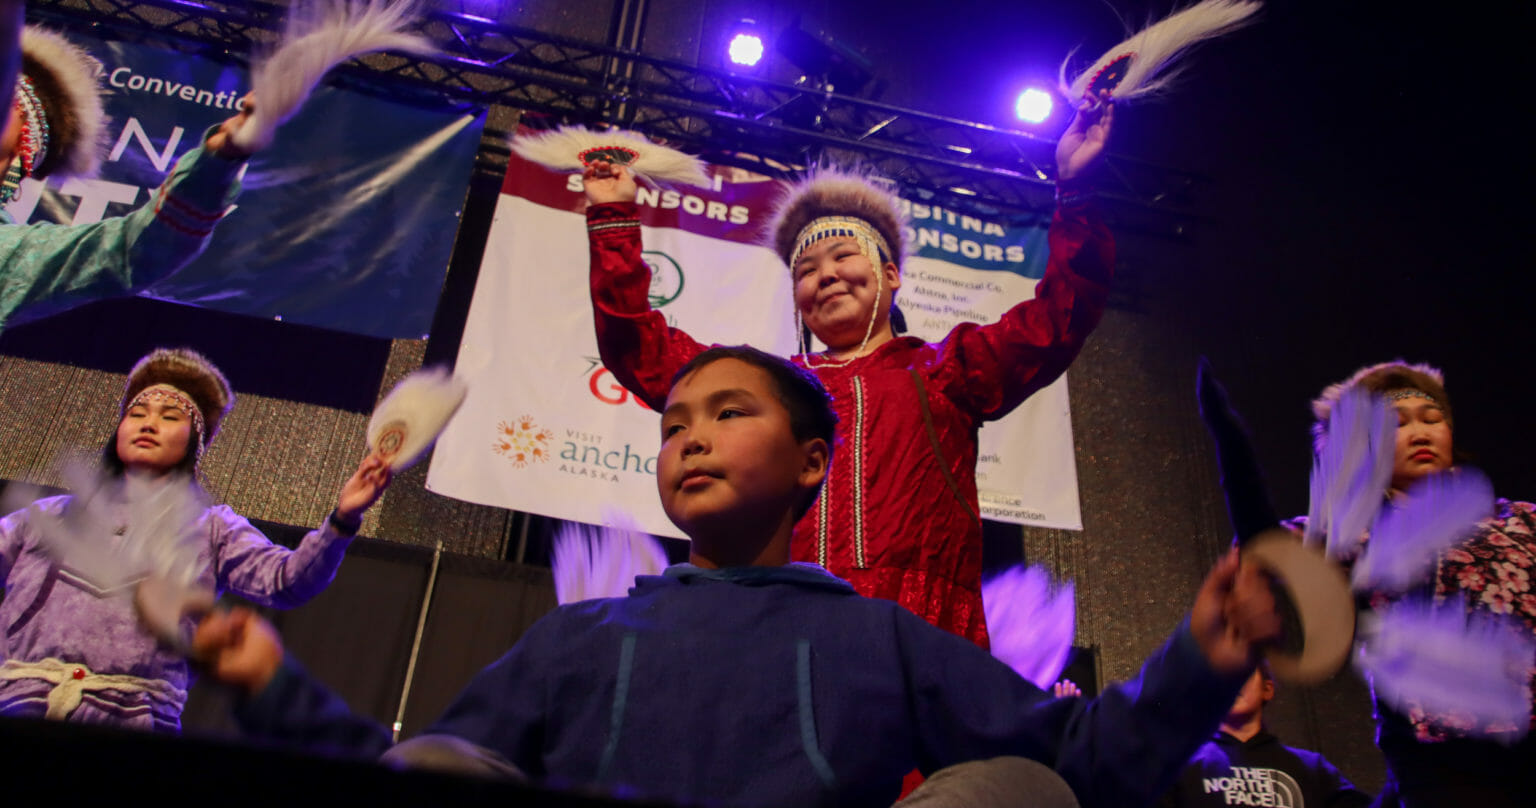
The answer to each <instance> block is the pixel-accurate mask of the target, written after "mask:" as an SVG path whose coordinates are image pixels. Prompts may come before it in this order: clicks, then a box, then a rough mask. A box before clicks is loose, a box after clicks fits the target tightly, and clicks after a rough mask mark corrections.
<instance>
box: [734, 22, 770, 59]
mask: <svg viewBox="0 0 1536 808" xmlns="http://www.w3.org/2000/svg"><path fill="white" fill-rule="evenodd" d="M763 51H764V48H763V37H762V35H761V34H760V33H758V27H757V23H756V22H755V21H753V20H742V21H741V22H739V23H737V24H736V27H735V29H733V30H732V32H731V41H730V43H729V44H727V45H726V46H725V52H726V55H727V56H728V57H730V60H731V64H734V65H738V66H740V67H757V63H758V62H760V61H762V59H763Z"/></svg>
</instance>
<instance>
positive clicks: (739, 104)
mask: <svg viewBox="0 0 1536 808" xmlns="http://www.w3.org/2000/svg"><path fill="white" fill-rule="evenodd" d="M28 13H29V14H30V15H32V16H34V17H40V18H46V19H49V20H51V21H55V22H57V23H59V24H61V25H65V26H67V27H70V28H74V29H77V30H89V31H93V32H95V33H99V34H103V35H111V36H115V37H120V38H127V39H132V40H139V41H144V40H148V41H155V42H158V43H162V44H167V45H171V46H173V47H177V48H179V49H182V50H186V51H191V52H198V53H203V54H210V53H212V54H215V55H219V56H223V57H225V58H233V59H237V60H240V59H244V58H246V56H247V55H248V54H250V53H251V52H252V51H253V49H255V48H258V47H260V46H262V45H264V44H266V43H269V42H271V41H272V40H273V39H274V38H275V36H276V34H277V31H278V30H279V27H280V25H281V20H282V16H283V13H284V6H282V5H280V4H275V3H268V2H261V1H260V0H255V2H247V1H245V0H242V2H238V3H237V2H216V1H213V2H201V3H199V2H186V1H184V0H29V2H28ZM420 30H421V32H422V33H424V34H425V35H426V36H428V37H429V38H431V39H432V40H433V41H434V42H435V43H437V44H438V46H439V47H440V49H441V52H440V53H438V54H436V55H433V56H428V57H417V56H400V55H395V54H382V55H377V56H373V57H368V58H367V59H365V60H361V61H358V62H354V63H353V64H350V65H347V66H345V67H344V68H343V70H344V71H345V72H347V73H350V74H352V75H356V76H359V77H371V78H372V79H374V80H380V79H382V80H384V81H387V82H394V83H398V84H400V85H405V86H410V87H413V88H418V89H425V90H429V91H433V92H437V93H441V94H443V95H445V96H448V97H450V98H454V99H459V100H463V101H467V102H470V103H474V104H478V105H486V106H497V105H499V106H503V107H506V108H509V109H513V110H517V111H519V112H520V113H522V116H523V117H522V120H523V121H524V122H526V123H529V124H531V125H536V126H537V125H542V124H549V125H553V124H556V123H565V122H574V123H585V124H595V123H609V124H614V125H617V126H622V127H626V128H631V129H635V130H638V131H641V132H645V133H646V134H648V135H651V136H653V137H657V138H661V139H664V140H666V141H668V142H670V143H672V144H673V145H677V146H679V147H681V148H683V149H685V150H688V151H692V152H694V153H698V154H700V155H702V156H703V157H704V158H705V159H707V160H709V161H711V162H715V163H720V164H726V165H733V166H737V167H740V168H746V169H750V170H754V171H759V172H762V173H765V174H769V175H774V176H784V175H786V174H788V173H792V172H793V171H795V170H797V169H799V168H801V167H803V166H805V165H807V164H808V163H816V162H817V161H820V160H829V159H830V160H837V161H846V160H849V159H856V160H859V161H862V162H864V163H866V164H868V165H870V166H872V167H873V168H874V169H875V170H877V171H879V172H880V173H882V174H884V175H886V176H888V177H891V178H892V179H894V180H896V181H897V182H898V183H900V184H901V185H902V186H903V188H904V190H906V191H908V192H910V191H917V192H918V193H920V194H931V195H932V196H933V197H934V199H935V201H938V202H941V203H943V204H945V205H947V206H951V207H957V208H964V209H979V210H984V211H985V210H988V209H1001V210H1025V211H1034V212H1041V213H1043V212H1046V211H1048V210H1049V209H1050V207H1051V203H1052V200H1051V195H1052V188H1053V183H1052V175H1051V173H1052V171H1053V169H1054V159H1053V154H1054V149H1055V143H1054V142H1053V141H1050V140H1046V139H1043V138H1039V137H1035V136H1032V135H1029V134H1027V133H1022V132H1014V131H1008V130H1004V129H1000V128H997V127H992V126H987V125H983V124H977V123H970V122H966V121H960V120H955V119H951V118H945V117H941V116H937V115H930V114H926V113H922V112H916V111H913V110H907V109H902V108H899V107H895V106H891V105H888V104H881V103H877V102H873V101H867V100H863V99H859V98H853V97H849V96H845V95H839V94H836V93H832V92H825V91H821V90H817V89H815V88H813V87H805V86H793V85H787V84H781V83H775V82H770V81H764V80H760V79H756V78H752V77H748V76H740V75H735V74H732V73H728V72H723V71H716V70H710V69H705V68H699V67H695V66H693V65H688V64H683V63H680V62H675V61H669V60H665V59H659V58H655V57H651V56H647V55H644V54H640V53H636V52H633V51H629V50H623V49H618V48H612V47H606V46H603V45H595V44H592V43H587V42H578V41H575V40H572V39H567V38H562V37H558V36H553V35H550V34H545V33H541V32H538V31H534V30H530V29H526V28H518V27H514V26H509V25H504V24H501V23H498V22H495V21H492V20H487V19H482V18H478V17H473V16H469V15H465V14H456V13H446V12H434V13H432V14H430V15H429V16H427V17H426V18H425V19H424V20H423V21H422V22H421V24H420ZM1105 163H1106V170H1105V171H1104V172H1103V177H1102V178H1101V182H1100V185H1101V189H1102V190H1101V195H1102V196H1103V197H1104V198H1105V200H1106V201H1108V202H1109V203H1110V207H1111V210H1112V211H1113V212H1114V214H1115V216H1116V219H1117V220H1118V221H1117V225H1120V226H1130V227H1134V228H1136V229H1138V230H1143V231H1145V232H1150V233H1154V234H1160V235H1165V236H1179V235H1182V234H1183V233H1184V230H1185V227H1186V225H1187V224H1188V223H1189V222H1190V221H1191V220H1192V219H1194V218H1195V217H1194V216H1193V215H1191V214H1190V213H1189V212H1188V210H1187V209H1186V205H1187V203H1188V196H1189V194H1190V192H1191V191H1192V190H1193V189H1195V188H1197V187H1198V186H1199V185H1200V184H1202V183H1203V181H1204V180H1203V179H1202V178H1201V177H1199V176H1197V175H1195V174H1193V173H1190V172H1183V171H1178V170H1175V169H1171V168H1168V167H1165V166H1158V165H1153V164H1149V163H1146V162H1143V161H1139V160H1135V159H1132V158H1128V157H1125V156H1122V155H1115V154H1110V155H1108V156H1107V158H1106V161H1105Z"/></svg>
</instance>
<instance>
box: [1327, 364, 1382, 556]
mask: <svg viewBox="0 0 1536 808" xmlns="http://www.w3.org/2000/svg"><path fill="white" fill-rule="evenodd" d="M1328 435H1329V440H1328V442H1327V443H1326V444H1325V445H1324V446H1323V450H1322V451H1321V452H1319V453H1318V456H1317V460H1316V462H1314V463H1313V466H1312V475H1313V484H1312V490H1313V494H1312V495H1313V497H1314V498H1315V497H1316V496H1317V494H1318V492H1319V491H1321V492H1322V497H1323V501H1322V504H1321V505H1319V504H1318V503H1316V502H1315V501H1314V502H1313V503H1312V505H1311V510H1312V511H1314V512H1315V513H1316V514H1317V516H1318V517H1320V519H1321V524H1317V525H1313V524H1310V522H1311V521H1312V520H1311V519H1309V520H1308V522H1309V524H1308V532H1309V533H1313V532H1314V531H1323V532H1325V534H1326V536H1327V546H1328V555H1329V556H1330V557H1332V558H1335V559H1345V558H1349V557H1350V556H1352V555H1353V554H1354V553H1355V551H1356V550H1357V549H1358V548H1359V546H1360V543H1361V539H1362V537H1363V536H1364V535H1365V531H1366V529H1367V528H1369V527H1370V526H1371V523H1372V522H1373V521H1374V520H1375V518H1376V514H1377V512H1379V511H1380V510H1381V507H1382V505H1383V503H1385V501H1386V495H1387V484H1388V483H1390V482H1391V480H1392V460H1393V455H1394V451H1395V446H1396V444H1395V441H1396V436H1397V416H1396V414H1395V412H1394V410H1393V408H1392V407H1391V406H1390V405H1388V404H1387V402H1386V399H1384V398H1382V397H1380V396H1377V395H1373V394H1372V393H1370V392H1369V391H1367V390H1364V389H1362V388H1353V389H1351V390H1349V391H1347V392H1346V393H1345V394H1344V395H1343V396H1340V397H1339V401H1338V403H1337V404H1336V405H1334V408H1333V412H1332V413H1331V414H1330V415H1329V417H1328Z"/></svg>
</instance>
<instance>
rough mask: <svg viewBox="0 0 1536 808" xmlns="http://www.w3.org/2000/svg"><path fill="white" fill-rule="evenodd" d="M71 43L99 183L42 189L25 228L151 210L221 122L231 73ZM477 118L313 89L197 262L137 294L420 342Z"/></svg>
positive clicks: (196, 62)
mask: <svg viewBox="0 0 1536 808" xmlns="http://www.w3.org/2000/svg"><path fill="white" fill-rule="evenodd" d="M71 39H73V40H74V41H76V42H78V43H79V44H81V45H82V46H84V47H86V48H88V49H89V50H90V51H91V52H92V53H94V54H95V55H96V56H97V57H98V58H99V59H101V61H102V64H103V68H104V70H103V74H102V80H103V84H104V85H105V88H106V89H107V90H108V96H107V99H106V102H107V114H108V115H109V116H110V118H111V122H110V124H109V126H108V136H109V139H110V151H109V153H108V157H107V161H106V163H105V165H104V167H103V170H102V173H101V178H100V180H97V181H93V182H89V183H72V184H68V185H64V186H63V187H55V183H53V182H50V183H49V194H48V195H47V196H46V197H45V198H44V200H43V202H41V203H40V204H39V205H38V206H37V208H36V210H35V211H34V212H33V214H32V216H31V220H32V221H40V220H45V219H51V220H54V221H64V222H69V221H75V222H82V221H94V220H96V219H99V218H100V217H101V216H103V215H107V216H111V215H115V214H120V213H124V212H127V211H128V210H130V209H132V208H133V207H137V206H138V205H141V204H144V203H145V202H146V200H148V199H150V198H151V195H152V194H153V191H154V189H155V188H156V187H157V186H158V185H159V184H160V182H161V180H162V179H163V178H164V176H165V173H166V172H167V171H168V170H169V169H170V167H171V166H172V164H174V162H175V160H176V158H178V157H180V156H181V155H182V154H184V153H186V152H187V151H189V150H191V149H192V148H195V147H196V146H197V145H199V143H201V141H202V139H203V136H204V134H205V132H206V130H207V129H208V128H209V127H210V126H214V125H216V124H218V123H220V122H221V121H223V120H225V119H226V118H229V117H230V116H232V115H234V114H235V112H236V108H237V106H238V103H239V100H240V97H241V96H242V95H243V94H244V93H245V92H246V91H247V89H248V88H249V74H248V71H246V70H245V69H244V68H242V67H237V66H233V65H227V64H223V63H220V62H216V61H212V60H209V59H203V58H199V57H196V56H191V55H186V54H180V53H173V52H169V51H162V50H158V49H155V48H151V47H146V46H142V45H135V44H130V43H122V42H107V41H103V40H99V39H91V38H89V37H81V36H73V35H72V36H71ZM483 125H484V116H483V114H482V113H481V112H479V111H466V110H465V109H463V108H449V107H448V106H447V105H445V104H443V103H441V102H437V103H436V104H435V106H434V105H425V106H424V105H421V104H416V103H406V102H404V101H400V100H397V99H386V98H383V97H380V96H379V95H376V94H371V93H369V92H368V91H366V90H364V89H359V88H347V89H342V88H338V87H334V86H322V87H320V88H318V89H317V90H316V91H315V93H314V95H313V96H312V97H311V98H310V100H309V103H308V104H306V105H305V107H304V108H303V109H301V110H300V111H299V113H298V114H297V115H295V116H294V118H293V119H292V120H290V121H289V122H288V123H287V124H286V125H284V126H283V127H282V128H281V129H280V130H278V134H277V139H276V141H275V142H273V144H272V145H271V146H269V147H268V148H267V149H266V150H265V151H263V152H262V153H261V154H258V155H256V157H255V158H254V159H253V160H252V161H251V163H250V166H249V168H248V170H247V172H246V174H245V178H244V180H243V183H242V184H243V187H244V192H243V193H242V194H241V196H240V198H239V200H238V201H237V206H236V208H235V210H234V211H233V212H232V213H231V214H230V215H229V216H228V217H227V218H226V219H225V220H224V221H223V222H221V223H220V224H219V227H218V230H217V231H216V232H215V234H214V237H213V241H212V244H211V245H210V246H209V248H208V251H207V252H205V253H204V254H203V255H202V256H200V257H199V258H198V259H197V260H196V261H194V262H193V263H192V264H191V265H190V266H188V267H187V268H186V269H184V270H182V271H181V272H179V273H177V274H176V275H175V276H173V277H171V278H169V279H167V280H166V281H164V282H162V283H160V284H158V285H157V286H156V287H154V288H153V289H151V290H150V291H149V292H147V293H146V295H147V296H149V297H155V298H160V299H164V300H173V301H176V302H180V303H188V304H192V305H196V306H203V307H206V308H210V309H217V310H220V311H226V312H232V313H235V314H245V315H254V316H258V317H266V318H274V319H279V320H284V321H288V322H298V323H303V324H306V325H314V326H320V327H323V328H330V329H336V330H339V331H348V332H352V333H357V334H366V335H369V336H374V337H384V338H417V337H422V336H423V335H425V334H426V333H427V331H428V329H429V328H430V327H431V323H432V315H433V312H434V310H435V308H436V304H437V299H438V295H439V293H440V292H441V289H442V283H443V277H444V275H445V273H446V271H447V267H448V259H449V256H450V253H451V252H452V249H453V242H454V237H455V235H456V233H457V232H458V223H459V212H460V207H461V205H462V204H463V200H464V194H465V191H466V189H467V187H468V184H469V175H470V171H471V170H472V168H473V162H474V155H475V152H476V150H477V149H478V148H479V144H480V130H481V128H482V127H483Z"/></svg>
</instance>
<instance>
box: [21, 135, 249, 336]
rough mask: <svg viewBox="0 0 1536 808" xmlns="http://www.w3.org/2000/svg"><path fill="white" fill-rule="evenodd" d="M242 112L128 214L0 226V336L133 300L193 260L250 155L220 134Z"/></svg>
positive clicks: (231, 196)
mask: <svg viewBox="0 0 1536 808" xmlns="http://www.w3.org/2000/svg"><path fill="white" fill-rule="evenodd" d="M248 114H249V113H248V112H246V111H242V112H241V113H240V114H238V115H236V116H235V117H233V118H231V119H229V120H227V121H225V122H224V123H223V124H221V125H220V126H219V127H216V128H213V129H210V130H209V131H208V135H207V137H206V138H205V139H204V142H203V144H202V145H201V146H199V147H198V148H196V149H193V150H192V151H190V152H188V153H187V154H185V155H183V156H182V158H181V159H180V160H179V161H178V162H177V163H176V167H175V168H173V169H172V170H171V173H170V175H169V176H167V177H166V179H165V182H164V183H162V184H161V185H160V187H159V189H158V190H156V191H155V192H154V194H153V195H152V196H151V197H150V199H149V201H148V202H146V203H145V204H144V205H142V206H140V207H139V208H138V209H136V210H134V211H133V212H132V213H129V214H128V215H126V216H121V217H112V218H108V219H103V220H102V221H99V222H92V223H89V224H79V225H53V224H34V225H25V226H15V225H12V226H3V227H0V267H4V270H3V271H0V330H3V329H4V328H5V327H6V326H8V325H16V324H19V323H22V322H26V321H28V320H35V319H38V318H40V317H45V316H48V315H50V314H55V313H57V312H60V311H63V310H65V309H69V308H73V307H74V306H78V305H80V304H82V303H86V302H89V301H91V300H97V299H100V298H106V297H117V296H122V295H129V294H134V293H136V292H139V291H142V290H144V289H147V288H149V287H150V286H153V285H154V284H155V283H156V282H158V281H160V280H162V279H164V278H166V277H167V276H169V275H171V274H172V273H174V272H175V271H176V270H178V269H181V268H182V267H183V266H185V265H186V264H187V263H188V262H190V261H191V260H192V259H193V258H195V257H197V255H198V254H199V253H201V252H202V251H203V248H204V247H206V246H207V245H208V239H209V237H210V236H211V235H212V234H213V228H214V225H216V224H217V223H218V222H219V220H220V219H222V218H223V217H224V214H225V213H226V212H227V211H228V209H229V207H230V205H231V204H233V202H234V199H235V196H236V195H237V194H238V193H239V177H240V174H241V171H242V169H243V168H244V165H245V159H246V157H248V156H249V155H246V154H245V153H243V152H242V151H240V150H239V149H238V148H236V147H235V146H234V144H233V143H231V142H229V140H228V138H227V135H226V133H227V131H229V130H230V129H231V128H232V127H234V126H236V125H238V123H239V122H240V121H241V120H243V119H244V118H245V117H247V116H248Z"/></svg>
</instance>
